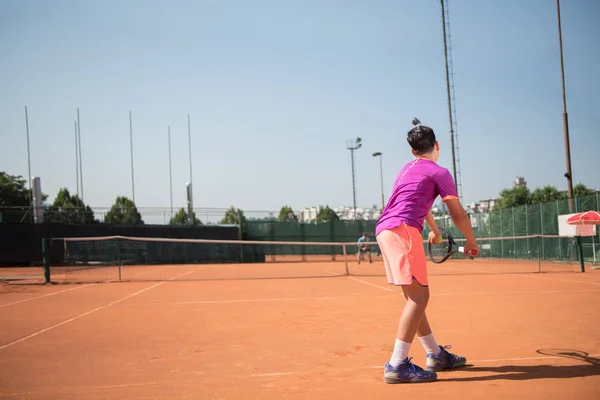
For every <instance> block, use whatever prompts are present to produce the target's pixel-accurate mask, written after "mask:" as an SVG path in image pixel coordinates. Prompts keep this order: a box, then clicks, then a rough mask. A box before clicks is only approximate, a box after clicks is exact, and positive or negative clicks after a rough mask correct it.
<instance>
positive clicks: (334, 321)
mask: <svg viewBox="0 0 600 400" xmlns="http://www.w3.org/2000/svg"><path fill="white" fill-rule="evenodd" d="M350 260H351V261H350V263H349V268H350V272H351V273H350V275H349V276H347V275H345V274H344V271H345V265H344V263H343V262H339V261H338V262H332V261H319V260H313V261H310V262H287V263H286V262H280V263H270V264H269V263H265V264H254V265H244V264H236V265H180V266H125V267H122V268H121V269H120V278H121V280H122V282H112V283H111V282H110V281H115V280H118V279H117V278H116V277H117V267H110V266H109V267H98V268H97V269H96V268H88V269H82V270H79V271H71V272H70V271H66V270H65V271H61V270H60V268H56V269H55V270H54V271H53V281H56V282H60V281H61V279H66V278H67V277H66V275H69V276H68V280H69V281H77V280H78V279H77V277H78V276H79V277H80V278H81V279H80V280H81V281H90V280H94V279H93V278H97V281H98V283H79V284H64V285H61V284H55V285H43V284H31V283H29V284H27V283H24V282H28V281H11V283H3V284H1V285H0V319H1V320H2V325H1V326H2V328H1V331H0V332H1V333H0V398H2V399H78V400H79V399H288V398H289V399H360V400H365V399H398V398H408V397H406V396H411V397H410V398H412V399H419V400H421V399H440V398H443V399H446V400H452V399H528V400H529V399H538V398H539V399H545V400H547V399H567V398H568V399H598V398H600V312H599V311H598V305H599V304H600V273H599V272H598V271H595V270H593V269H592V268H590V267H591V266H590V265H589V264H588V265H587V268H586V272H585V273H578V272H574V271H577V270H578V268H577V266H574V265H565V264H561V265H558V266H555V269H554V270H553V266H552V265H544V266H543V267H544V268H543V270H544V271H547V273H535V272H536V271H537V270H538V267H539V266H538V264H537V263H525V262H517V261H507V260H489V259H481V260H450V261H448V262H446V263H444V264H443V265H433V264H430V265H429V272H430V287H431V293H432V295H431V300H430V304H429V307H428V316H429V319H430V322H431V323H432V327H433V329H434V334H435V335H436V338H437V339H438V341H439V342H440V344H452V346H453V348H452V349H453V350H452V351H454V352H456V353H458V354H461V355H465V356H466V357H467V359H468V366H467V367H465V368H462V369H459V370H456V371H451V372H441V373H439V378H440V379H439V380H438V381H437V382H434V383H424V384H400V385H388V384H385V383H384V382H383V379H382V376H383V365H384V364H385V362H387V361H388V359H389V357H390V354H391V351H392V346H393V343H394V335H395V329H396V325H397V323H398V317H399V315H400V313H401V310H402V305H403V301H404V299H403V298H402V295H401V291H400V289H398V288H394V287H390V286H388V285H387V283H386V280H385V277H384V275H383V264H382V263H381V261H380V259H378V258H377V259H376V261H375V263H374V264H373V265H370V264H368V262H363V264H361V265H356V261H355V260H354V259H353V257H350ZM9 272H10V273H9ZM9 274H13V275H15V274H16V275H18V276H21V277H22V276H26V275H40V274H41V272H40V271H39V270H37V269H36V268H34V269H31V268H25V269H21V270H18V269H12V268H11V269H3V270H2V271H0V275H2V276H7V275H9ZM61 274H62V275H61ZM61 276H62V277H61ZM267 276H269V277H274V279H262V278H265V277H267ZM292 276H293V277H296V278H290V277H292ZM311 276H315V277H311ZM32 278H33V277H32ZM244 278H246V279H244ZM411 356H413V357H414V359H415V361H416V362H417V363H419V364H423V361H424V358H425V356H424V351H423V350H422V347H421V346H420V344H419V343H418V341H416V342H415V343H414V345H413V347H412V348H411Z"/></svg>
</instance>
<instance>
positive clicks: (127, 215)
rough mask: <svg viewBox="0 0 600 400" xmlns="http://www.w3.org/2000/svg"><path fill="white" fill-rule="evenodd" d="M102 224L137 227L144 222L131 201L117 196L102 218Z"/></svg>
mask: <svg viewBox="0 0 600 400" xmlns="http://www.w3.org/2000/svg"><path fill="white" fill-rule="evenodd" d="M104 223H106V224H127V225H139V224H144V221H142V215H141V214H140V213H139V212H138V209H137V207H136V206H135V203H134V202H133V200H131V199H128V198H127V197H124V196H119V197H117V199H116V200H115V204H113V206H112V207H111V208H110V210H109V211H108V213H107V214H106V216H105V217H104Z"/></svg>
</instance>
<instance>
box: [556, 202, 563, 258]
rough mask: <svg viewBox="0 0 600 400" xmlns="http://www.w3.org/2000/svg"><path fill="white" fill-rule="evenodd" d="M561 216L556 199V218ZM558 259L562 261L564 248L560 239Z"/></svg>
mask: <svg viewBox="0 0 600 400" xmlns="http://www.w3.org/2000/svg"><path fill="white" fill-rule="evenodd" d="M559 215H560V214H559V208H558V199H556V216H557V217H558V216H559ZM559 229H560V228H559ZM558 259H559V260H562V246H561V245H560V239H559V241H558Z"/></svg>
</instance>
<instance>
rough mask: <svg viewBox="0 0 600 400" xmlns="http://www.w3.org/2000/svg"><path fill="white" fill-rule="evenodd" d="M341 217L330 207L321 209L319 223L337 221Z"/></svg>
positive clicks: (318, 215) (318, 214)
mask: <svg viewBox="0 0 600 400" xmlns="http://www.w3.org/2000/svg"><path fill="white" fill-rule="evenodd" d="M339 219H340V217H338V215H337V214H336V213H335V211H333V210H332V209H331V208H329V206H325V207H324V208H321V209H319V212H318V213H317V222H326V221H337V220H339Z"/></svg>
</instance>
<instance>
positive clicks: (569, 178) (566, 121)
mask: <svg viewBox="0 0 600 400" xmlns="http://www.w3.org/2000/svg"><path fill="white" fill-rule="evenodd" d="M556 10H557V13H558V44H559V47H560V71H561V78H562V97H563V129H564V136H565V154H566V160H567V172H566V173H565V178H567V187H568V195H569V213H574V212H575V206H574V204H573V175H572V173H571V145H570V141H569V117H568V115H567V94H566V90H565V66H564V63H563V46H562V29H561V23H560V0H556Z"/></svg>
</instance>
